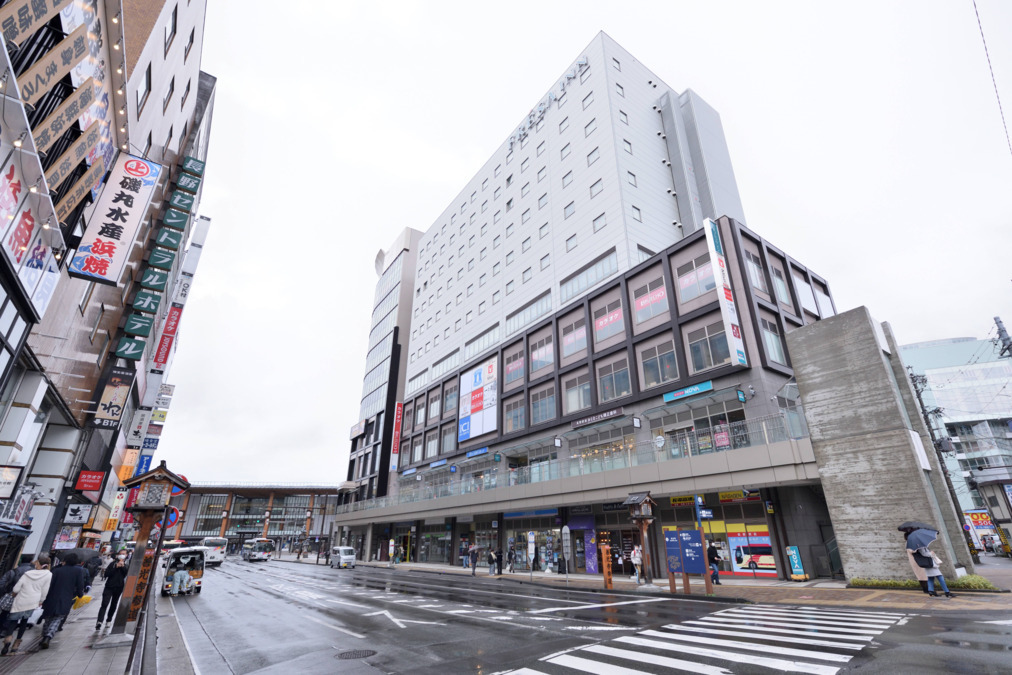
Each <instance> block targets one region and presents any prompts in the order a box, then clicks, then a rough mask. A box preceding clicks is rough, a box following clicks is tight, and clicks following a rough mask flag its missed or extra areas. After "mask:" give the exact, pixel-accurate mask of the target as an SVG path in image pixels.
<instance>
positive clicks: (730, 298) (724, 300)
mask: <svg viewBox="0 0 1012 675" xmlns="http://www.w3.org/2000/svg"><path fill="white" fill-rule="evenodd" d="M703 230H705V232H706V246H707V249H709V253H710V261H711V262H712V263H713V273H714V276H715V277H717V278H718V279H719V281H720V284H721V286H720V290H719V300H720V315H721V317H722V318H723V319H724V335H725V337H726V338H727V346H728V349H730V351H731V361H732V363H735V364H737V365H740V366H747V365H748V359H746V358H745V342H744V340H743V339H742V335H741V320H740V319H739V318H738V308H737V306H736V305H735V301H734V292H733V291H732V290H731V273H730V271H729V270H728V269H727V259H726V258H725V256H724V246H723V244H722V243H721V241H720V229H719V228H718V227H717V223H715V222H714V221H712V220H710V219H709V218H707V219H706V220H705V221H704V222H703Z"/></svg>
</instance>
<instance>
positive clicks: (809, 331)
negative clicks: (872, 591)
mask: <svg viewBox="0 0 1012 675" xmlns="http://www.w3.org/2000/svg"><path fill="white" fill-rule="evenodd" d="M886 331H888V327H885V330H883V329H882V327H881V326H877V325H876V323H875V321H874V319H872V317H871V315H870V314H869V313H868V310H867V308H865V307H858V308H857V309H854V310H851V311H849V312H845V313H843V314H840V315H837V316H835V317H830V318H828V319H823V320H822V321H819V322H817V323H814V324H811V325H808V326H805V327H804V328H800V329H797V330H795V331H793V332H791V333H788V334H787V347H788V351H789V352H790V354H791V357H792V359H793V362H794V371H795V375H796V377H797V381H798V387H799V389H800V392H801V397H802V400H803V401H804V408H805V417H806V419H807V421H808V426H809V430H810V432H811V438H812V447H813V450H814V452H815V458H816V462H817V464H818V468H819V475H820V476H821V478H822V485H823V488H824V490H825V493H826V502H827V505H828V507H829V512H830V514H831V517H832V521H833V528H834V531H835V533H836V538H837V542H838V544H839V549H840V555H841V558H842V560H843V566H844V572H845V574H846V576H847V577H848V578H857V577H864V578H869V577H870V578H883V579H889V578H892V579H908V578H911V577H912V576H913V573H912V571H911V569H910V565H909V562H908V559H907V555H906V552H905V544H904V539H903V535H902V534H901V533H900V532H898V531H897V530H896V526H897V525H899V524H900V523H901V522H903V521H905V520H922V521H926V522H929V523H933V524H934V525H936V526H938V527H939V528H941V529H942V532H941V534H940V535H939V541H938V542H937V543H936V544H935V545H934V546H933V547H932V548H933V550H934V551H935V552H936V553H937V554H938V555H939V556H940V557H941V558H942V560H943V562H944V564H943V568H942V570H943V572H944V573H945V574H946V576H950V577H951V576H954V575H955V574H954V569H953V568H954V565H957V564H962V565H963V566H965V567H967V568H968V569H969V571H972V562H971V561H970V560H969V558H968V556H964V555H961V556H959V558H960V559H958V560H957V554H956V551H955V550H954V549H953V546H952V543H951V542H961V540H962V538H961V533H960V531H959V529H958V525H956V523H957V521H956V513H955V509H954V507H953V504H952V501H951V499H950V498H949V495H948V492H947V490H946V489H945V488H944V479H943V477H942V475H941V468H940V467H939V464H938V458H937V454H936V453H935V451H934V449H933V448H932V446H931V442H930V439H929V437H928V432H927V429H926V427H925V426H924V423H923V421H922V420H921V418H920V416H919V415H918V414H917V408H916V402H915V401H914V400H913V394H912V391H911V390H910V385H909V381H908V380H907V379H906V377H905V375H904V371H903V366H902V363H901V362H900V360H899V357H898V353H897V351H896V348H895V343H894V342H893V343H892V344H890V342H889V340H888V339H887V337H886ZM890 337H891V335H890ZM961 548H965V547H961Z"/></svg>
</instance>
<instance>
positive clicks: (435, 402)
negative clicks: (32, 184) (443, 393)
mask: <svg viewBox="0 0 1012 675" xmlns="http://www.w3.org/2000/svg"><path fill="white" fill-rule="evenodd" d="M439 413H440V410H439V394H438V393H434V394H429V419H432V418H433V417H439Z"/></svg>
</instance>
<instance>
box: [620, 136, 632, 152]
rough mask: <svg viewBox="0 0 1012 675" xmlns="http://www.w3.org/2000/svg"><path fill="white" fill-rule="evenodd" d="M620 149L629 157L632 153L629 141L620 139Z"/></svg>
mask: <svg viewBox="0 0 1012 675" xmlns="http://www.w3.org/2000/svg"><path fill="white" fill-rule="evenodd" d="M622 148H623V149H624V150H625V151H626V152H628V153H629V154H630V155H631V154H633V152H632V143H630V142H629V141H627V140H625V139H624V138H623V139H622Z"/></svg>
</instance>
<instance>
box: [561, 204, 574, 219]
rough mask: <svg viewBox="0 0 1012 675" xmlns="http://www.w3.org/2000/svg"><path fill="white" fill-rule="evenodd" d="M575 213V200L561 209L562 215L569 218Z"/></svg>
mask: <svg viewBox="0 0 1012 675" xmlns="http://www.w3.org/2000/svg"><path fill="white" fill-rule="evenodd" d="M574 213H576V202H569V203H568V204H566V206H565V208H563V209H562V217H563V218H569V217H570V216H571V215H573V214H574Z"/></svg>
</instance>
